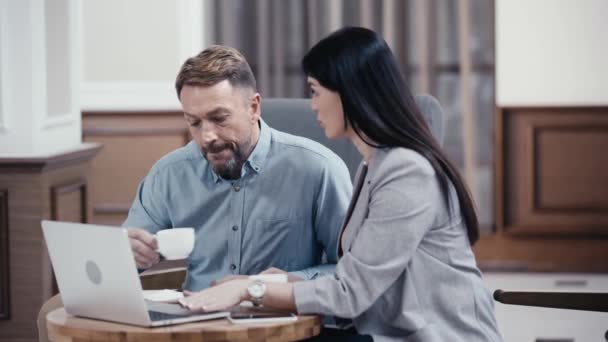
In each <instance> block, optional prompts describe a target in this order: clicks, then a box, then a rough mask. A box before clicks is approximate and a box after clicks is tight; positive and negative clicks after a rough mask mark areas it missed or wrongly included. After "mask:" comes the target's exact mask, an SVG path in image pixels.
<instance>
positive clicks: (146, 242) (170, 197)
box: [123, 46, 352, 291]
mask: <svg viewBox="0 0 608 342" xmlns="http://www.w3.org/2000/svg"><path fill="white" fill-rule="evenodd" d="M175 88H176V90H177V95H178V98H179V100H180V102H181V105H182V109H183V111H184V117H185V120H186V122H187V124H188V127H189V130H190V134H191V135H192V137H193V141H191V142H190V143H189V144H187V145H186V146H184V147H182V148H179V149H177V150H175V151H173V152H172V153H169V154H168V155H166V156H164V157H163V158H161V159H160V160H159V161H158V162H157V163H156V164H155V165H154V166H153V167H152V169H151V170H150V172H149V173H148V175H147V176H146V177H145V179H144V180H143V181H142V182H141V184H140V185H139V188H138V190H137V194H136V196H135V200H134V202H133V205H132V207H131V209H130V211H129V215H128V217H127V219H126V221H125V222H124V224H123V226H125V227H133V228H131V229H129V238H130V242H131V247H132V250H133V254H134V257H135V261H136V263H137V266H138V267H139V268H141V269H146V268H149V267H150V266H152V265H153V264H155V263H158V262H159V260H160V258H159V254H158V253H157V252H156V251H155V250H156V249H157V244H156V240H155V239H154V237H153V235H152V234H154V233H156V232H157V231H159V230H161V229H167V228H172V227H194V228H195V231H196V244H195V247H194V251H193V252H192V254H191V255H190V257H189V258H188V260H187V264H188V276H187V279H186V283H185V286H184V288H185V289H186V290H190V291H199V290H201V289H203V288H206V287H208V286H209V285H210V283H211V282H212V281H213V280H216V279H220V278H222V277H225V276H230V275H237V274H255V273H259V272H261V271H264V270H266V269H268V268H272V267H276V268H279V269H283V270H287V271H293V272H292V273H291V274H292V275H293V276H295V277H299V278H303V279H311V278H314V277H316V276H317V275H318V274H320V273H326V272H329V271H333V266H334V265H332V264H335V263H336V260H337V255H336V249H337V248H336V245H337V240H338V238H339V230H340V228H341V224H342V220H343V219H344V215H345V212H346V207H347V206H348V203H349V200H350V196H351V191H352V188H351V183H350V176H349V173H348V169H347V168H346V165H345V164H344V162H343V161H342V160H341V159H340V158H339V157H338V156H337V155H335V154H334V153H332V152H331V151H330V150H328V149H327V148H325V147H323V146H322V145H320V144H318V143H316V142H313V141H311V140H308V139H305V138H302V137H296V136H293V135H289V134H286V133H283V132H279V131H277V130H274V129H272V128H270V127H269V126H268V125H267V124H266V123H265V122H264V121H263V120H262V119H261V118H260V111H261V97H260V94H259V93H257V92H256V82H255V77H254V76H253V73H252V71H251V68H250V67H249V64H248V63H247V61H246V60H245V58H244V57H243V56H242V55H241V54H240V53H239V52H238V51H236V50H235V49H232V48H229V47H225V46H211V47H209V48H208V49H206V50H204V51H203V52H201V53H200V54H199V55H197V56H195V57H192V58H189V59H188V60H186V62H185V63H184V64H183V66H182V68H181V70H180V72H179V74H178V75H177V79H176V82H175ZM323 252H325V255H326V259H327V264H324V265H321V261H322V256H323Z"/></svg>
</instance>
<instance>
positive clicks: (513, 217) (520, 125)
mask: <svg viewBox="0 0 608 342" xmlns="http://www.w3.org/2000/svg"><path fill="white" fill-rule="evenodd" d="M504 120H505V126H504V127H506V130H505V132H504V147H505V155H504V165H505V168H504V170H503V172H504V179H503V181H504V189H505V192H504V194H503V195H504V203H503V207H502V208H498V210H504V213H505V215H504V222H501V223H502V227H503V228H504V230H505V231H506V232H508V233H511V234H534V235H537V234H540V235H548V236H556V235H578V236H587V235H603V236H608V154H607V153H606V152H605V151H606V150H608V109H606V110H602V109H592V110H589V109H576V108H573V109H554V110H549V109H542V108H535V109H509V110H506V111H505V112H504Z"/></svg>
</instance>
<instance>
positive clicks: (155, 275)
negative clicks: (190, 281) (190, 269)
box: [139, 267, 187, 290]
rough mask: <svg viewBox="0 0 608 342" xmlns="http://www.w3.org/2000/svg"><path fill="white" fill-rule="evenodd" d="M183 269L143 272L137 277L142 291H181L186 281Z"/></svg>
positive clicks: (184, 269)
mask: <svg viewBox="0 0 608 342" xmlns="http://www.w3.org/2000/svg"><path fill="white" fill-rule="evenodd" d="M186 272H187V271H186V268H185V267H174V268H167V269H162V270H155V271H145V272H143V273H142V274H140V275H139V279H140V280H141V287H142V288H143V289H144V290H163V289H181V288H182V285H183V283H184V279H186Z"/></svg>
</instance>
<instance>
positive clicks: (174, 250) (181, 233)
mask: <svg viewBox="0 0 608 342" xmlns="http://www.w3.org/2000/svg"><path fill="white" fill-rule="evenodd" d="M156 241H157V242H158V252H159V253H160V254H162V255H163V257H165V259H167V260H179V259H186V258H187V257H188V256H189V255H190V253H192V250H193V249H194V228H171V229H163V230H161V231H159V232H157V233H156Z"/></svg>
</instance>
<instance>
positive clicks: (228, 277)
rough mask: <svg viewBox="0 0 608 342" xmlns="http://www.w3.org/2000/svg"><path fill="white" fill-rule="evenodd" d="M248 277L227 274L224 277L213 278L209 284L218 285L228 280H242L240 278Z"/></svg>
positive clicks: (245, 277)
mask: <svg viewBox="0 0 608 342" xmlns="http://www.w3.org/2000/svg"><path fill="white" fill-rule="evenodd" d="M248 277H249V276H246V275H240V274H235V275H229V276H225V277H224V278H220V279H215V280H214V281H212V282H211V284H210V285H209V286H211V287H213V286H218V285H221V284H223V283H225V282H229V281H231V280H238V279H240V280H242V279H247V278H248Z"/></svg>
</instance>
